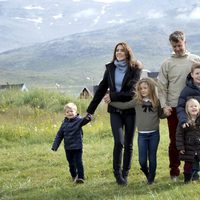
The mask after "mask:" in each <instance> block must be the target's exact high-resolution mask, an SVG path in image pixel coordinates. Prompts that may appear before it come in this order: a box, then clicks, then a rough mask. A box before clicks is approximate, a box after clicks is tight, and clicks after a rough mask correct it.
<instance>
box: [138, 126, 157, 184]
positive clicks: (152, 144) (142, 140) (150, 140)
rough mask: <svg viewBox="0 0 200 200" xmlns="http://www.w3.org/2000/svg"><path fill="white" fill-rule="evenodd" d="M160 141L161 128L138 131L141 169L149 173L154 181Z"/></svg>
mask: <svg viewBox="0 0 200 200" xmlns="http://www.w3.org/2000/svg"><path fill="white" fill-rule="evenodd" d="M159 141H160V133H159V130H158V131H155V132H151V133H140V132H139V133H138V151H139V163H140V166H141V170H142V171H143V172H144V173H145V174H146V173H147V174H149V177H150V179H152V181H153V180H154V177H155V175H156V167H157V149H158V144H159ZM148 162H149V165H148Z"/></svg>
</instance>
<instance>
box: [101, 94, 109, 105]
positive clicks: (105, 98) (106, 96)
mask: <svg viewBox="0 0 200 200" xmlns="http://www.w3.org/2000/svg"><path fill="white" fill-rule="evenodd" d="M103 99H104V102H105V103H107V104H109V103H110V102H111V99H110V94H106V95H105V96H104V98H103Z"/></svg>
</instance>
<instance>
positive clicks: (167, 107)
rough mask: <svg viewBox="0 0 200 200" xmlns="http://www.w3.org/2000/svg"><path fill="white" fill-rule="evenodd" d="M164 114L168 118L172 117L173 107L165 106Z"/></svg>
mask: <svg viewBox="0 0 200 200" xmlns="http://www.w3.org/2000/svg"><path fill="white" fill-rule="evenodd" d="M163 112H164V114H165V115H166V116H167V117H168V116H170V115H171V114H172V107H170V106H165V107H164V108H163Z"/></svg>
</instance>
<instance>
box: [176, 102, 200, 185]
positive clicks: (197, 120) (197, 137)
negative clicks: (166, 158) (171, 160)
mask: <svg viewBox="0 0 200 200" xmlns="http://www.w3.org/2000/svg"><path fill="white" fill-rule="evenodd" d="M185 110H186V114H187V120H188V121H187V126H186V127H183V126H182V125H181V124H179V126H178V128H177V132H176V146H177V149H178V150H179V153H180V154H179V155H180V156H179V158H180V160H184V161H185V164H184V182H185V183H188V182H189V181H190V180H191V178H192V176H193V173H192V168H193V163H194V162H199V160H200V115H199V113H200V104H199V102H198V100H196V99H194V98H191V99H189V100H187V102H186V106H185ZM198 170H199V169H198Z"/></svg>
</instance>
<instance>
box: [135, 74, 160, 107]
mask: <svg viewBox="0 0 200 200" xmlns="http://www.w3.org/2000/svg"><path fill="white" fill-rule="evenodd" d="M142 83H146V84H147V85H148V87H149V98H150V100H151V103H152V106H153V108H155V107H157V106H158V105H159V100H158V96H157V92H156V86H157V83H156V82H155V81H154V80H153V79H152V78H142V79H140V80H139V81H138V82H137V84H136V87H135V97H134V99H135V101H136V102H137V103H138V104H142V102H143V97H142V95H141V93H140V85H141V84H142Z"/></svg>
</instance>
